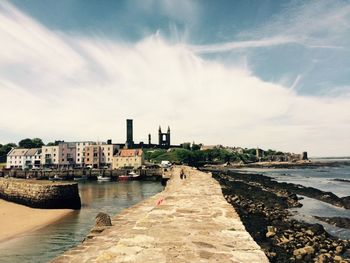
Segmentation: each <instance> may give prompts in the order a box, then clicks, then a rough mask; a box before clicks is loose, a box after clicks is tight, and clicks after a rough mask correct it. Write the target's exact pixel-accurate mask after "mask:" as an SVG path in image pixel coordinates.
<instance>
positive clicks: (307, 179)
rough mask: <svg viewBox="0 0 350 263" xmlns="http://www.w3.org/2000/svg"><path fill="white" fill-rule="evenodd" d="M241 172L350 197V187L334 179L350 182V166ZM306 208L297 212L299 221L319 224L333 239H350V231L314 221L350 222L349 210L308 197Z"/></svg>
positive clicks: (250, 169) (264, 169)
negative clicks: (330, 218)
mask: <svg viewBox="0 0 350 263" xmlns="http://www.w3.org/2000/svg"><path fill="white" fill-rule="evenodd" d="M235 170H236V171H238V172H242V171H244V172H248V173H261V174H263V175H266V176H270V177H273V178H274V179H275V180H277V181H278V182H288V183H293V184H300V185H303V186H307V187H314V188H317V189H320V190H322V191H329V192H332V193H334V194H336V195H338V196H339V197H344V196H349V195H350V183H349V182H339V181H335V180H334V179H345V180H350V166H349V165H343V166H339V167H327V166H325V167H317V168H298V169H273V168H260V169H259V168H244V169H235ZM300 202H301V203H302V204H303V207H301V208H295V209H293V211H296V212H297V214H296V215H295V217H296V218H298V219H300V220H303V221H306V222H309V223H320V224H322V225H323V226H324V227H325V229H326V230H327V231H328V232H329V233H330V234H332V235H334V236H337V237H340V238H346V239H350V230H349V229H344V228H337V227H334V226H331V225H329V224H327V223H324V222H321V221H319V220H317V219H315V218H314V217H313V216H321V217H335V216H339V217H347V218H350V210H347V209H342V208H339V207H336V206H333V205H330V204H328V203H324V202H322V201H318V200H315V199H312V198H307V197H305V198H304V199H303V200H301V201H300Z"/></svg>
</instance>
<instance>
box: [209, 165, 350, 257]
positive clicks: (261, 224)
mask: <svg viewBox="0 0 350 263" xmlns="http://www.w3.org/2000/svg"><path fill="white" fill-rule="evenodd" d="M212 172H213V177H214V178H215V179H216V180H218V182H219V183H220V184H221V187H222V190H223V194H224V195H225V198H226V200H227V201H228V202H229V203H230V204H231V205H232V206H233V207H234V208H235V209H236V210H237V212H238V213H239V215H240V217H241V220H242V221H243V223H244V225H245V227H246V229H247V230H248V232H249V233H250V234H251V235H252V236H253V238H254V240H255V241H256V242H257V243H258V244H259V245H260V246H261V247H262V248H263V250H264V252H265V254H266V255H267V256H268V257H269V260H270V262H279V263H280V262H310V263H311V262H333V261H329V260H331V259H332V258H333V259H334V260H336V262H349V261H348V260H349V255H350V240H342V239H339V238H337V237H335V236H332V235H330V234H329V233H328V232H327V231H326V230H325V229H324V228H323V226H322V225H320V224H317V223H306V222H303V221H300V220H295V219H294V218H293V214H292V213H291V211H290V210H289V209H290V208H297V207H300V206H301V205H302V204H301V203H300V202H299V200H300V198H299V196H298V195H300V194H301V192H300V191H301V190H302V192H303V193H305V192H307V193H308V195H309V196H310V198H314V199H316V200H317V199H318V200H322V199H323V200H322V201H328V203H331V204H332V205H338V206H343V207H344V206H346V207H347V208H348V209H349V206H348V202H349V200H348V198H345V199H343V200H342V199H340V200H339V198H338V197H337V196H335V195H334V194H332V193H330V192H322V191H320V190H318V189H315V188H304V187H301V186H296V185H293V184H286V183H278V182H275V181H274V180H273V179H271V178H269V177H266V176H264V175H261V174H245V173H240V172H238V171H231V172H227V171H225V172H224V171H222V170H219V171H212ZM299 187H301V188H299ZM326 196H328V197H327V198H326V199H324V198H322V197H326ZM339 201H342V202H341V204H340V203H339ZM332 220H333V219H332ZM340 220H341V222H342V223H344V222H345V220H344V219H339V220H338V221H340ZM343 221H344V222H343ZM345 223H346V222H345ZM342 260H343V261H342Z"/></svg>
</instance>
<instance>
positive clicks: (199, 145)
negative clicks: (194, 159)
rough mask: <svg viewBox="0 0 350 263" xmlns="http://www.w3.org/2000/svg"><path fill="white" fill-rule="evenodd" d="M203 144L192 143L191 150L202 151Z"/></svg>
mask: <svg viewBox="0 0 350 263" xmlns="http://www.w3.org/2000/svg"><path fill="white" fill-rule="evenodd" d="M201 146H202V145H201V144H195V143H194V142H193V143H192V148H191V150H192V151H198V150H200V149H201Z"/></svg>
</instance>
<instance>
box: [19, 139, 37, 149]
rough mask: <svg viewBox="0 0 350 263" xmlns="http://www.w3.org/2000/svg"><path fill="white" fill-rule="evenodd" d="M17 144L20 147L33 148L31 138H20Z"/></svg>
mask: <svg viewBox="0 0 350 263" xmlns="http://www.w3.org/2000/svg"><path fill="white" fill-rule="evenodd" d="M18 146H19V147H21V148H27V149H29V148H34V143H33V141H32V139H29V138H26V139H23V140H21V141H20V142H19V143H18Z"/></svg>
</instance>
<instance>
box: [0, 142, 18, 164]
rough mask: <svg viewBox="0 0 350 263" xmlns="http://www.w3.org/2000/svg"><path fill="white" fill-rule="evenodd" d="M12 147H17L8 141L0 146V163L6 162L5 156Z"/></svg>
mask: <svg viewBox="0 0 350 263" xmlns="http://www.w3.org/2000/svg"><path fill="white" fill-rule="evenodd" d="M13 147H17V145H16V144H15V143H8V144H5V145H2V146H1V148H0V163H5V162H6V156H7V154H8V153H9V151H11V149H12V148H13Z"/></svg>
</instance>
